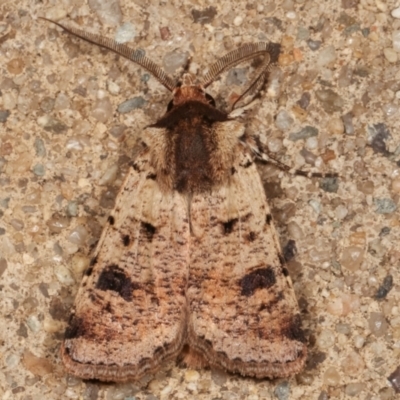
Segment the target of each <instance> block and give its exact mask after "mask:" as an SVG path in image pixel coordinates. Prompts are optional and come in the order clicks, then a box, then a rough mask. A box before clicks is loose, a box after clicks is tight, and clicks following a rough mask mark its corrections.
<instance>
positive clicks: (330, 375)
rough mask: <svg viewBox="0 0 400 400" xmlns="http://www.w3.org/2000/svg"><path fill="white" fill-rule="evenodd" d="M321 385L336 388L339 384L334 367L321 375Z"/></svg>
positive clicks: (337, 374) (338, 376)
mask: <svg viewBox="0 0 400 400" xmlns="http://www.w3.org/2000/svg"><path fill="white" fill-rule="evenodd" d="M322 380H323V383H324V385H327V386H337V385H339V383H340V375H339V372H338V371H337V369H336V368H334V367H329V368H327V370H326V371H325V372H324V375H323V378H322Z"/></svg>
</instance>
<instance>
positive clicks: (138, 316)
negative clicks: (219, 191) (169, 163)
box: [61, 153, 189, 381]
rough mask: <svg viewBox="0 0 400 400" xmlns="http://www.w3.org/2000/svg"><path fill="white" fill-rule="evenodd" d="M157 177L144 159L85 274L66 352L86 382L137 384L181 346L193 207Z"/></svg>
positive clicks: (129, 179) (125, 187) (133, 173)
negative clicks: (163, 187)
mask: <svg viewBox="0 0 400 400" xmlns="http://www.w3.org/2000/svg"><path fill="white" fill-rule="evenodd" d="M155 178H156V176H155V174H154V171H153V170H152V168H151V167H150V165H149V160H148V155H147V153H146V154H143V155H141V156H139V157H138V159H137V160H136V161H135V163H134V165H133V168H132V169H131V171H130V172H129V175H128V177H127V179H126V181H125V183H124V185H123V187H122V189H121V192H120V193H119V195H118V197H117V203H116V206H115V208H114V210H113V212H112V213H111V216H110V217H109V219H108V225H107V227H106V228H105V229H104V231H103V234H102V236H101V239H100V242H99V244H98V247H97V249H96V252H95V255H94V258H93V259H92V262H91V266H90V267H89V268H88V270H87V271H86V272H85V276H84V279H83V281H82V284H81V286H80V289H79V291H78V294H77V297H76V300H75V307H74V310H73V312H72V315H71V319H70V322H69V326H68V328H67V331H66V335H65V341H64V343H63V345H62V349H61V354H62V358H63V361H64V363H65V365H66V367H67V370H69V371H70V372H71V373H73V374H74V375H77V376H79V377H81V378H85V379H93V378H95V379H99V380H104V381H125V380H129V379H135V380H137V379H140V378H141V377H143V376H144V375H146V374H147V373H152V372H154V371H155V370H156V369H158V368H159V367H160V364H162V363H163V362H164V361H167V360H170V359H174V358H176V356H177V355H178V353H179V352H180V350H181V348H182V346H183V342H184V337H185V332H186V320H187V307H186V297H185V289H186V286H187V275H188V261H189V260H188V254H189V223H188V218H187V206H186V204H185V201H184V200H183V198H182V196H181V195H180V194H178V193H177V192H172V191H171V192H170V193H166V194H163V193H161V191H160V189H159V186H158V184H157V183H156V181H155Z"/></svg>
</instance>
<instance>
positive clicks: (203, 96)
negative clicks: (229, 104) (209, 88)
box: [168, 73, 215, 111]
mask: <svg viewBox="0 0 400 400" xmlns="http://www.w3.org/2000/svg"><path fill="white" fill-rule="evenodd" d="M172 95H173V98H172V100H171V101H170V102H169V104H168V111H169V110H171V109H172V108H173V107H175V106H178V105H180V104H183V103H185V102H187V101H198V102H201V103H205V104H209V105H211V106H213V107H215V100H214V99H213V97H212V96H210V95H209V94H208V93H206V91H205V90H204V87H203V86H202V85H201V84H199V83H196V78H195V77H194V76H193V75H191V74H189V73H185V74H183V76H182V78H181V79H180V80H179V81H178V83H177V84H176V86H175V88H174V89H173V91H172Z"/></svg>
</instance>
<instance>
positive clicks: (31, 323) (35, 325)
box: [26, 315, 42, 333]
mask: <svg viewBox="0 0 400 400" xmlns="http://www.w3.org/2000/svg"><path fill="white" fill-rule="evenodd" d="M26 325H27V326H28V328H29V329H30V330H31V331H32V332H33V333H36V332H39V331H40V328H41V327H42V324H41V323H40V322H39V320H38V319H37V317H36V315H31V316H30V317H28V318H27V320H26Z"/></svg>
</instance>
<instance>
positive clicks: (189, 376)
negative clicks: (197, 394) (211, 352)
mask: <svg viewBox="0 0 400 400" xmlns="http://www.w3.org/2000/svg"><path fill="white" fill-rule="evenodd" d="M199 378H200V374H199V373H198V372H197V371H195V370H191V369H189V370H187V371H186V372H185V381H186V382H196V381H198V380H199Z"/></svg>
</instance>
